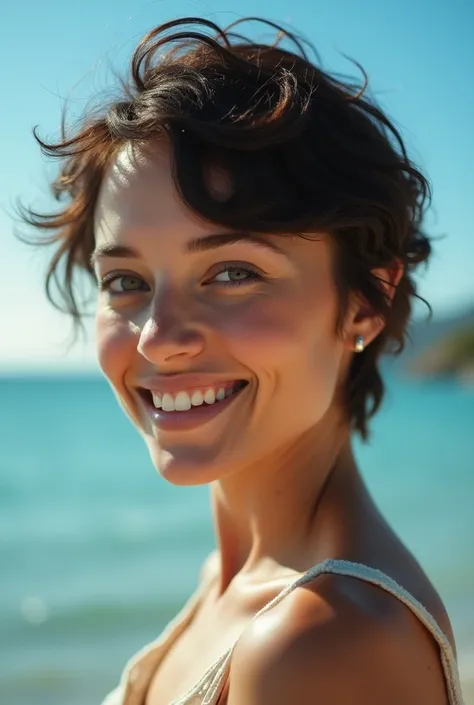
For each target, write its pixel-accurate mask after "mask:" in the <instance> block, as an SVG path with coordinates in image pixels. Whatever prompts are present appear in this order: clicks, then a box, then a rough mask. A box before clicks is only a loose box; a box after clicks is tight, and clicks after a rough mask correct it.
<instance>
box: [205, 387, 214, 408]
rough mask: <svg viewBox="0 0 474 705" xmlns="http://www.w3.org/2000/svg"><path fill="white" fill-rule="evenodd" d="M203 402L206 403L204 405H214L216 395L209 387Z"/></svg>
mask: <svg viewBox="0 0 474 705" xmlns="http://www.w3.org/2000/svg"><path fill="white" fill-rule="evenodd" d="M204 401H205V402H206V404H214V402H215V401H216V393H215V391H214V390H213V389H212V388H211V387H209V389H208V390H207V391H206V393H205V394H204Z"/></svg>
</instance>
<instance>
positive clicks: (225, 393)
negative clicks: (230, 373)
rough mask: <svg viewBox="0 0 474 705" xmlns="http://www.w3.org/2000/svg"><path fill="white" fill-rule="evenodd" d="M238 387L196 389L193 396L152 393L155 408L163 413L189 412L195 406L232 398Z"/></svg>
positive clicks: (183, 393) (180, 393)
mask: <svg viewBox="0 0 474 705" xmlns="http://www.w3.org/2000/svg"><path fill="white" fill-rule="evenodd" d="M236 391H238V387H237V388H236V385H235V383H234V384H233V385H230V386H226V387H218V388H212V387H209V388H208V389H206V391H204V392H203V391H201V390H200V389H196V390H195V391H194V392H193V393H192V394H191V393H189V392H185V391H182V392H178V393H177V394H175V395H173V394H169V393H168V392H165V394H160V393H155V392H152V395H151V396H152V399H153V404H154V406H155V408H157V409H163V411H189V410H190V409H191V408H192V407H193V406H202V404H204V402H205V403H206V404H215V402H216V401H222V400H223V399H225V398H226V397H230V396H232V394H234V393H235V392H236Z"/></svg>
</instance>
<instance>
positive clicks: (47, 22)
mask: <svg viewBox="0 0 474 705" xmlns="http://www.w3.org/2000/svg"><path fill="white" fill-rule="evenodd" d="M236 8H238V12H236ZM255 14H257V15H259V16H261V17H266V18H268V19H272V20H275V21H283V22H286V23H290V24H291V26H292V27H293V28H295V29H296V30H298V31H301V32H303V33H304V35H305V36H306V37H307V38H309V39H310V40H311V41H312V42H313V43H314V44H315V45H316V47H317V49H318V51H319V52H320V54H321V56H322V59H323V62H324V65H325V67H326V68H327V69H330V70H335V71H341V72H344V73H347V72H352V73H353V72H354V69H353V68H352V66H351V65H350V64H348V62H347V61H346V60H345V59H344V58H343V56H342V54H343V53H345V54H347V55H350V56H352V57H353V58H355V59H357V60H358V61H359V62H360V63H362V65H363V66H364V67H365V69H366V70H367V72H368V74H369V77H370V81H371V88H372V91H373V93H374V95H375V96H376V98H377V100H378V101H379V102H380V103H381V104H382V106H383V107H384V108H385V109H386V110H387V112H388V113H389V114H390V115H391V117H392V118H394V120H395V122H396V123H397V125H398V126H399V127H400V129H401V131H402V134H403V136H404V138H405V139H406V142H407V145H408V148H409V150H410V152H411V154H412V156H413V158H414V159H415V161H416V162H417V163H418V164H420V165H421V166H422V167H423V168H424V169H425V171H426V172H427V173H428V175H429V177H430V180H431V182H432V185H433V194H434V198H433V208H432V210H431V212H430V213H429V217H428V220H427V227H428V230H429V231H430V232H431V233H433V234H435V235H438V236H440V238H441V239H440V240H439V241H438V242H437V243H436V250H435V256H434V258H433V262H432V264H431V266H430V268H429V270H428V271H427V272H426V273H425V274H423V276H422V277H421V278H420V293H421V294H422V295H424V296H425V297H426V298H427V299H428V300H429V301H430V302H431V303H432V305H433V307H434V310H435V313H437V314H439V315H442V314H448V313H450V312H451V311H453V310H455V309H459V308H464V307H466V306H469V305H472V304H473V303H474V275H473V268H474V226H473V219H472V204H473V201H474V177H473V170H474V128H473V125H474V90H473V86H474V83H473V73H474V42H473V41H472V28H473V27H474V3H472V2H471V0H454V1H453V0H451V1H448V0H398V1H397V2H396V3H395V2H381V1H380V0H379V1H378V2H376V1H375V0H357V2H356V0H330V2H329V1H328V0H294V1H293V2H291V3H285V2H283V1H282V0H271V1H270V0H259V2H255V0H253V1H250V0H238V2H237V1H236V0H234V1H233V2H229V1H228V0H202V1H201V0H196V1H191V0H187V1H184V0H183V1H182V0H164V1H154V2H141V1H140V0H68V2H64V0H41V2H40V3H38V2H37V1H33V0H22V2H15V3H14V2H12V1H11V0H10V2H8V3H6V4H5V6H4V7H3V8H2V22H1V26H0V46H1V53H2V61H1V62H0V78H1V82H0V85H1V90H2V114H1V121H0V125H1V130H0V140H1V144H0V148H1V152H0V153H1V155H2V168H1V169H0V257H1V262H2V276H1V277H0V296H1V301H2V315H1V321H2V331H3V334H2V337H1V339H0V369H2V368H3V369H6V368H7V367H9V368H11V367H12V366H14V367H23V366H26V367H45V366H46V367H47V366H50V367H53V368H54V369H56V368H59V367H70V366H73V367H77V368H84V369H85V368H90V367H94V366H95V363H94V353H93V340H92V332H91V333H90V335H89V342H88V343H87V344H78V345H76V346H75V347H74V348H72V349H71V350H69V351H67V352H66V347H65V346H66V342H67V336H68V333H69V322H68V319H67V318H66V317H65V316H62V315H60V314H56V313H55V312H54V311H53V310H52V309H51V308H50V306H49V304H48V303H47V301H46V299H45V297H44V294H43V290H42V274H43V272H44V269H45V266H46V261H47V252H46V251H38V250H33V249H30V248H27V247H26V246H24V245H22V244H21V243H18V242H17V241H16V240H15V238H14V236H13V234H12V230H13V221H12V218H11V215H10V214H11V213H12V210H13V206H12V204H13V203H14V200H15V199H16V198H17V197H19V196H20V197H22V198H23V199H24V201H25V202H27V203H32V204H34V205H36V206H39V207H41V206H44V205H46V206H47V205H48V204H49V200H48V196H47V186H46V176H47V174H51V173H52V167H51V166H50V165H48V164H46V163H45V161H44V160H43V158H42V157H41V156H40V154H39V151H38V149H37V148H36V145H35V143H34V141H33V138H32V137H31V127H32V126H33V125H35V124H37V125H38V126H39V128H40V132H41V134H43V135H47V136H48V137H52V136H54V135H55V134H57V130H58V126H59V119H60V114H61V110H62V108H63V105H64V102H65V100H66V99H68V105H69V109H70V112H71V113H72V114H76V115H77V114H78V113H80V112H81V111H82V109H83V108H84V107H85V105H86V103H87V101H88V100H89V99H90V98H91V97H93V96H94V95H95V94H96V93H97V92H101V91H104V90H105V89H106V88H108V87H110V86H111V85H112V86H113V85H114V84H113V79H112V75H111V72H110V67H114V68H118V69H121V68H124V67H125V66H126V62H127V59H128V57H129V56H130V54H131V52H132V50H133V48H134V46H135V44H136V43H137V41H138V40H139V38H140V37H141V36H142V35H143V34H144V33H145V32H146V31H147V30H149V29H151V28H152V27H153V26H155V25H156V24H159V23H160V22H163V21H166V20H169V19H172V18H174V17H177V16H189V15H193V16H202V17H207V18H209V19H213V20H214V21H217V22H223V23H228V22H231V21H233V20H235V19H237V18H238V17H242V16H246V15H255ZM251 31H252V32H253V33H254V32H255V26H254V27H253V28H252V30H251Z"/></svg>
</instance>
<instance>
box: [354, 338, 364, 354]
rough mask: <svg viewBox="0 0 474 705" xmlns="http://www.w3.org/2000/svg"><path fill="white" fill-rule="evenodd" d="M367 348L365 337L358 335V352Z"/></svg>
mask: <svg viewBox="0 0 474 705" xmlns="http://www.w3.org/2000/svg"><path fill="white" fill-rule="evenodd" d="M364 348H365V344H364V338H363V336H362V335H356V339H355V345H354V350H355V351H356V352H358V353H361V352H363V350H364Z"/></svg>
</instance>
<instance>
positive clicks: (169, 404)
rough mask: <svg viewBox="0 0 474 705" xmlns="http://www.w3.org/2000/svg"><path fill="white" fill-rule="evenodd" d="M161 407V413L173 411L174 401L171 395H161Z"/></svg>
mask: <svg viewBox="0 0 474 705" xmlns="http://www.w3.org/2000/svg"><path fill="white" fill-rule="evenodd" d="M161 407H162V409H163V411H174V399H173V397H172V396H171V394H168V393H165V394H163V399H162V400H161Z"/></svg>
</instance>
